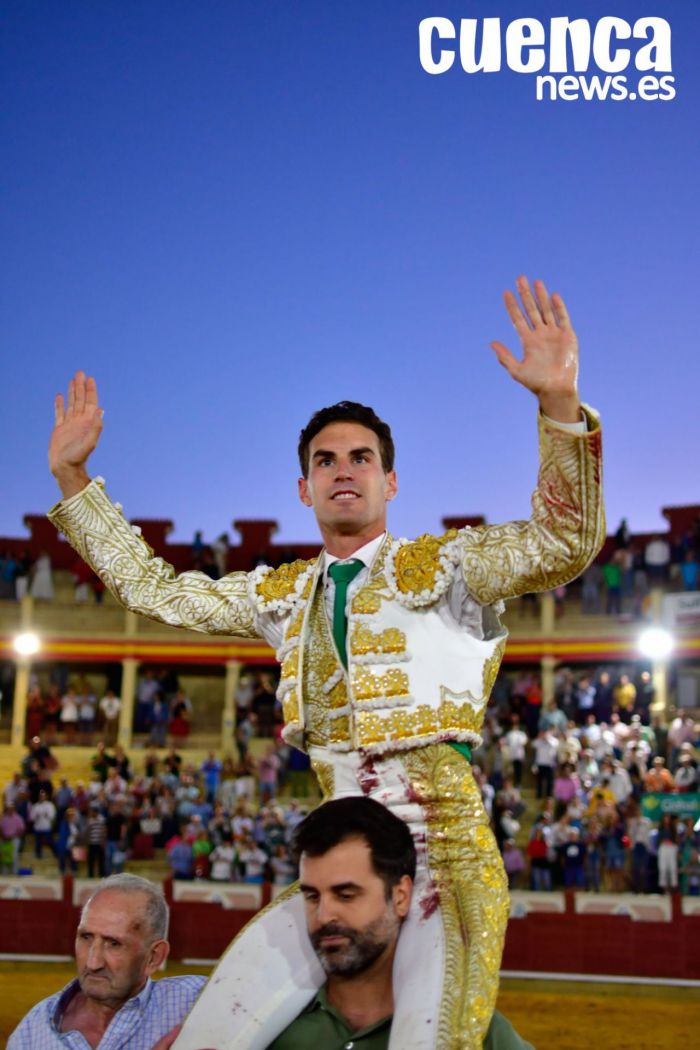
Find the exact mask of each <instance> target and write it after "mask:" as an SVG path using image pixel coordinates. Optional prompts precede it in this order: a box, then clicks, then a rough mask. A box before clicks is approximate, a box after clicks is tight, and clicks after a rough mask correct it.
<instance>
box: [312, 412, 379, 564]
mask: <svg viewBox="0 0 700 1050" xmlns="http://www.w3.org/2000/svg"><path fill="white" fill-rule="evenodd" d="M299 461H300V464H301V470H302V476H301V477H300V478H299V498H300V499H301V501H302V503H303V504H304V506H306V507H312V508H313V511H314V514H315V515H316V520H317V522H318V525H319V528H320V530H321V535H322V537H323V541H324V543H325V544H326V547H327V548H328V549H329V550H330V551H331V553H336V554H337V556H338V557H344V556H345V554H344V552H343V551H342V549H337V550H336V549H334V548H336V547H338V543H337V541H338V539H339V538H340V537H352V538H353V539H354V540H357V541H359V542H358V543H357V544H356V545H355V548H354V549H357V546H363V545H364V544H365V543H368V542H370V540H373V539H375V538H376V537H377V536H380V535H381V534H382V533H383V532H385V531H386V510H387V504H388V503H389V501H390V500H392V499H393V498H394V496H395V495H396V492H397V481H396V473H395V471H394V469H393V463H394V444H393V441H392V439H391V431H390V430H389V427H388V426H387V424H386V423H383V422H382V421H381V420H380V419H379V418H378V417H377V416H376V415H375V413H374V412H373V411H372V409H370V408H365V407H364V406H363V405H358V404H356V403H355V402H351V401H343V402H341V403H340V404H339V405H333V406H332V407H331V408H327V409H322V410H321V411H320V412H317V413H316V415H315V416H314V417H313V419H312V420H311V422H310V423H309V424H308V426H307V427H306V428H305V429H304V430H303V431H302V434H301V438H300V440H299ZM345 543H346V540H345V539H343V540H342V541H341V546H342V545H343V544H345Z"/></svg>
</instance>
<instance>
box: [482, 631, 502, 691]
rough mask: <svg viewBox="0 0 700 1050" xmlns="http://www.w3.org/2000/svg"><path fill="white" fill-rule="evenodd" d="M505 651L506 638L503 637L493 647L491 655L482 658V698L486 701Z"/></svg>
mask: <svg viewBox="0 0 700 1050" xmlns="http://www.w3.org/2000/svg"><path fill="white" fill-rule="evenodd" d="M505 651H506V640H505V638H504V639H503V641H502V642H499V643H498V645H497V646H496V648H495V649H494V651H493V653H492V654H491V656H489V658H488V660H484V667H483V683H484V693H483V695H484V700H485V701H488V698H489V697H490V696H491V690H492V689H493V687H494V683H495V681H496V677H497V675H498V668H499V667H500V666H501V660H502V659H503V654H504V652H505Z"/></svg>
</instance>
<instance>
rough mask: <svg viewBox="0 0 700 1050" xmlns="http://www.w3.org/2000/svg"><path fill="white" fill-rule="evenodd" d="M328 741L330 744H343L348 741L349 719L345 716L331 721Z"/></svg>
mask: <svg viewBox="0 0 700 1050" xmlns="http://www.w3.org/2000/svg"><path fill="white" fill-rule="evenodd" d="M328 739H329V741H330V743H331V744H340V743H345V741H347V740H349V739H350V719H349V717H348V716H347V715H341V716H340V717H339V718H334V719H332V720H331V723H330V727H329V729H328Z"/></svg>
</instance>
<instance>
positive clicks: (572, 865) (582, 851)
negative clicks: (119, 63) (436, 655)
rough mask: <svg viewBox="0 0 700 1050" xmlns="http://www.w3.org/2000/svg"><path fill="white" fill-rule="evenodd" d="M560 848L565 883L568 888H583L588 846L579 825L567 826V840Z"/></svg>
mask: <svg viewBox="0 0 700 1050" xmlns="http://www.w3.org/2000/svg"><path fill="white" fill-rule="evenodd" d="M559 849H560V855H561V861H562V867H563V869H564V885H565V886H566V888H567V889H583V888H584V885H585V866H586V846H585V843H584V842H582V841H581V831H580V829H579V828H578V827H575V826H573V825H572V826H569V827H568V828H567V832H566V841H565V842H564V843H563V845H562V846H560V847H559Z"/></svg>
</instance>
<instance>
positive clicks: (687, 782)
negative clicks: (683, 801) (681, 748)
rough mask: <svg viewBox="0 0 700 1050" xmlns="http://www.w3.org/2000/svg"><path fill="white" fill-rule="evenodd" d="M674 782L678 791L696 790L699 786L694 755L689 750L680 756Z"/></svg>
mask: <svg viewBox="0 0 700 1050" xmlns="http://www.w3.org/2000/svg"><path fill="white" fill-rule="evenodd" d="M673 782H674V784H675V787H676V790H677V791H681V792H687V791H695V790H696V788H697V769H696V768H695V767H694V766H693V763H692V757H691V756H690V755H689V754H688V753H687V752H686V753H685V754H682V755H681V757H680V761H679V763H678V767H677V769H676V775H675V777H674V778H673Z"/></svg>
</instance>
